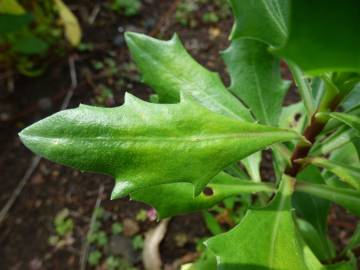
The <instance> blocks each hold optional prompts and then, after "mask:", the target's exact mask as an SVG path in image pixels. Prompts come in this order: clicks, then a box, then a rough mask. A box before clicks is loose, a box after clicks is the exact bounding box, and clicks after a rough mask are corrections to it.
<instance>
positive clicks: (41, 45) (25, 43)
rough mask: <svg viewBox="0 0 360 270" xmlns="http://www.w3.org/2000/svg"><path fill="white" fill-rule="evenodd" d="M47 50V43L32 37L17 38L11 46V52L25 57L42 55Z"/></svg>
mask: <svg viewBox="0 0 360 270" xmlns="http://www.w3.org/2000/svg"><path fill="white" fill-rule="evenodd" d="M48 49H49V44H48V43H46V42H45V41H43V40H42V39H40V38H38V37H36V36H33V35H27V36H23V37H19V38H18V39H16V41H15V42H14V44H13V50H14V51H15V52H18V53H22V54H26V55H32V54H42V53H45V52H46V51H47V50H48Z"/></svg>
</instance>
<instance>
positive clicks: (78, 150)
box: [20, 94, 300, 198]
mask: <svg viewBox="0 0 360 270" xmlns="http://www.w3.org/2000/svg"><path fill="white" fill-rule="evenodd" d="M20 138H21V140H22V141H23V142H24V144H25V145H26V146H27V147H29V148H30V149H31V150H33V151H34V152H35V153H37V154H40V155H41V156H44V157H46V158H48V159H50V160H53V161H55V162H59V163H62V164H65V165H68V166H72V167H75V168H77V169H80V170H84V171H92V172H100V173H105V174H109V175H112V176H114V177H115V178H116V179H117V182H116V185H115V188H114V190H113V194H112V197H113V198H117V197H121V196H124V195H127V194H128V193H130V192H132V191H135V190H137V189H140V188H146V187H149V186H155V185H160V184H166V183H173V182H188V183H193V184H194V191H195V194H197V195H198V194H199V193H200V192H201V190H202V189H203V188H204V187H205V185H206V184H207V183H208V182H209V181H210V180H211V179H212V178H213V177H214V176H215V175H217V174H218V173H219V172H220V171H221V170H223V169H224V168H225V167H226V166H228V165H230V164H232V163H234V162H235V161H238V160H241V159H243V158H245V157H246V156H249V155H251V154H252V153H254V152H257V151H259V150H261V149H263V148H264V147H268V146H269V145H271V144H273V143H277V142H282V141H287V140H292V139H296V138H300V136H299V135H298V134H297V133H296V132H294V131H288V130H281V129H278V128H272V127H267V126H262V125H258V124H253V123H248V122H243V121H238V120H235V119H231V118H228V117H224V116H222V115H219V114H216V113H213V112H211V111H209V110H207V109H206V108H204V107H202V106H199V105H198V104H197V103H195V102H193V101H192V100H190V99H183V100H182V102H181V103H178V104H153V103H148V102H145V101H142V100H140V99H137V98H135V97H134V96H132V95H130V94H127V95H126V96H125V104H124V105H123V106H121V107H117V108H99V107H92V106H84V105H82V106H80V107H79V108H76V109H70V110H65V111H62V112H59V113H57V114H55V115H53V116H50V117H48V118H46V119H44V120H42V121H39V122H38V123H35V124H34V125H32V126H30V127H28V128H26V129H25V130H23V131H22V132H21V133H20ZM214 157H216V158H214Z"/></svg>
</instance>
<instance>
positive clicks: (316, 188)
mask: <svg viewBox="0 0 360 270" xmlns="http://www.w3.org/2000/svg"><path fill="white" fill-rule="evenodd" d="M295 190H296V191H298V192H306V193H308V194H311V195H314V196H317V197H319V198H323V199H325V200H329V201H333V202H335V203H337V204H339V205H341V206H343V207H345V208H346V209H348V210H349V211H350V212H351V213H352V214H354V215H357V216H360V192H359V191H357V190H353V189H347V188H335V187H330V186H326V185H319V184H312V183H308V182H300V181H299V182H297V184H296V188H295Z"/></svg>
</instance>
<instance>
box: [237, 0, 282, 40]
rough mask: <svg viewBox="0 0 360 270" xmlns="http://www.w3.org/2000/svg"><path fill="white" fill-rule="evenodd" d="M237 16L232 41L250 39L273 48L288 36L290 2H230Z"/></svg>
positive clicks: (269, 0) (249, 0)
mask: <svg viewBox="0 0 360 270" xmlns="http://www.w3.org/2000/svg"><path fill="white" fill-rule="evenodd" d="M230 4H231V6H232V9H233V13H234V16H235V25H234V28H233V31H232V33H231V39H236V38H239V37H248V38H253V39H257V40H261V41H263V42H266V43H268V44H270V45H273V46H279V45H282V44H283V43H284V42H285V40H286V38H287V35H288V26H287V25H288V16H289V15H288V10H289V1H288V0H257V1H253V0H241V1H239V0H230Z"/></svg>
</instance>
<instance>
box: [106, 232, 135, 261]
mask: <svg viewBox="0 0 360 270" xmlns="http://www.w3.org/2000/svg"><path fill="white" fill-rule="evenodd" d="M108 249H109V250H108V251H109V253H110V254H111V255H115V256H121V257H123V258H124V259H126V260H127V261H129V262H134V261H135V260H136V252H135V250H134V248H133V246H132V242H131V238H129V237H126V236H121V235H114V236H112V237H111V238H110V243H109V247H108Z"/></svg>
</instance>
